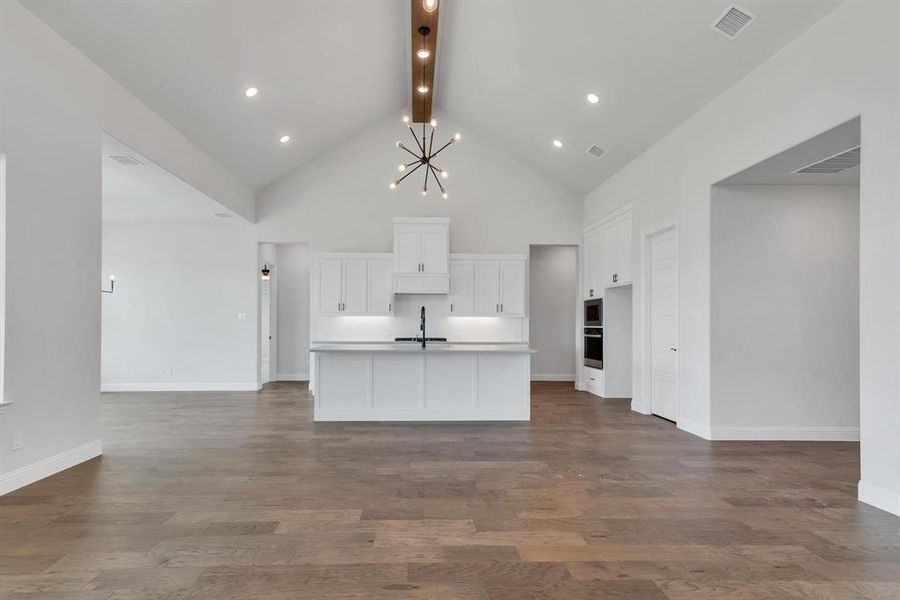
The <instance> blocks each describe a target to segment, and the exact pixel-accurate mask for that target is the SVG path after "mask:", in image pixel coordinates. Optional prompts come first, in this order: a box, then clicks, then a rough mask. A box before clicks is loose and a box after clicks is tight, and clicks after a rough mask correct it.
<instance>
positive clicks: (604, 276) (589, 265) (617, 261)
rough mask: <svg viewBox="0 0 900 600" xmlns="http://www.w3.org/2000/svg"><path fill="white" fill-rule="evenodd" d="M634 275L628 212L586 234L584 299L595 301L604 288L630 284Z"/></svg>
mask: <svg viewBox="0 0 900 600" xmlns="http://www.w3.org/2000/svg"><path fill="white" fill-rule="evenodd" d="M631 271H632V269H631V210H630V208H627V209H623V210H621V211H616V213H615V214H614V215H612V216H610V217H609V218H607V219H605V220H603V221H602V222H601V223H600V224H598V225H594V226H592V227H591V228H589V229H588V230H586V231H585V234H584V296H585V297H586V298H596V297H599V296H602V295H603V290H604V289H605V288H608V287H616V286H620V285H628V284H630V283H631V282H632V273H631Z"/></svg>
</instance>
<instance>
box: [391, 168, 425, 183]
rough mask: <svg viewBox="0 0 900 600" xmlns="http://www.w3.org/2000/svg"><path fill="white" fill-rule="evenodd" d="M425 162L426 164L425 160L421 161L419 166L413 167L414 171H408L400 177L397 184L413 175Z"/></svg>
mask: <svg viewBox="0 0 900 600" xmlns="http://www.w3.org/2000/svg"><path fill="white" fill-rule="evenodd" d="M410 164H412V163H410ZM424 164H425V163H423V162H419V166H418V167H416V168H415V169H413V170H412V171H410V172H409V173H407V174H406V175H404V176H403V177H401V178H400V179H398V180H397V185H400V182H401V181H403V180H404V179H406V178H407V177H409V176H410V175H412V174H413V173H415V172H416V171H418V170H419V168H420V167H421V166H422V165H424Z"/></svg>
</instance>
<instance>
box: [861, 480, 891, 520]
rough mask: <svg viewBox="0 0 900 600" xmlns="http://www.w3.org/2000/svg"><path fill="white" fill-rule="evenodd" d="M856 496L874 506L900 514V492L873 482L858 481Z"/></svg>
mask: <svg viewBox="0 0 900 600" xmlns="http://www.w3.org/2000/svg"><path fill="white" fill-rule="evenodd" d="M856 489H857V495H858V496H857V497H858V498H859V501H860V502H865V503H866V504H869V505H871V506H874V507H875V508H880V509H881V510H883V511H885V512H889V513H891V514H892V515H897V516H900V492H893V491H891V490H889V489H887V488H883V487H881V486H880V485H875V484H874V483H866V482H865V481H860V482H859V487H857V488H856Z"/></svg>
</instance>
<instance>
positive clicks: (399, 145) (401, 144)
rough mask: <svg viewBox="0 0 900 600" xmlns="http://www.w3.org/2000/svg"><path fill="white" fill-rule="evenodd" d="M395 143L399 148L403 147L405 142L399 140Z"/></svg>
mask: <svg viewBox="0 0 900 600" xmlns="http://www.w3.org/2000/svg"><path fill="white" fill-rule="evenodd" d="M395 145H396V146H397V147H398V148H403V142H401V141H400V140H397V143H396V144H395Z"/></svg>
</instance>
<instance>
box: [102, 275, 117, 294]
mask: <svg viewBox="0 0 900 600" xmlns="http://www.w3.org/2000/svg"><path fill="white" fill-rule="evenodd" d="M114 291H116V276H115V275H110V276H109V289H108V290H104V289H103V288H100V293H101V294H112V293H113V292H114Z"/></svg>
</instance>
